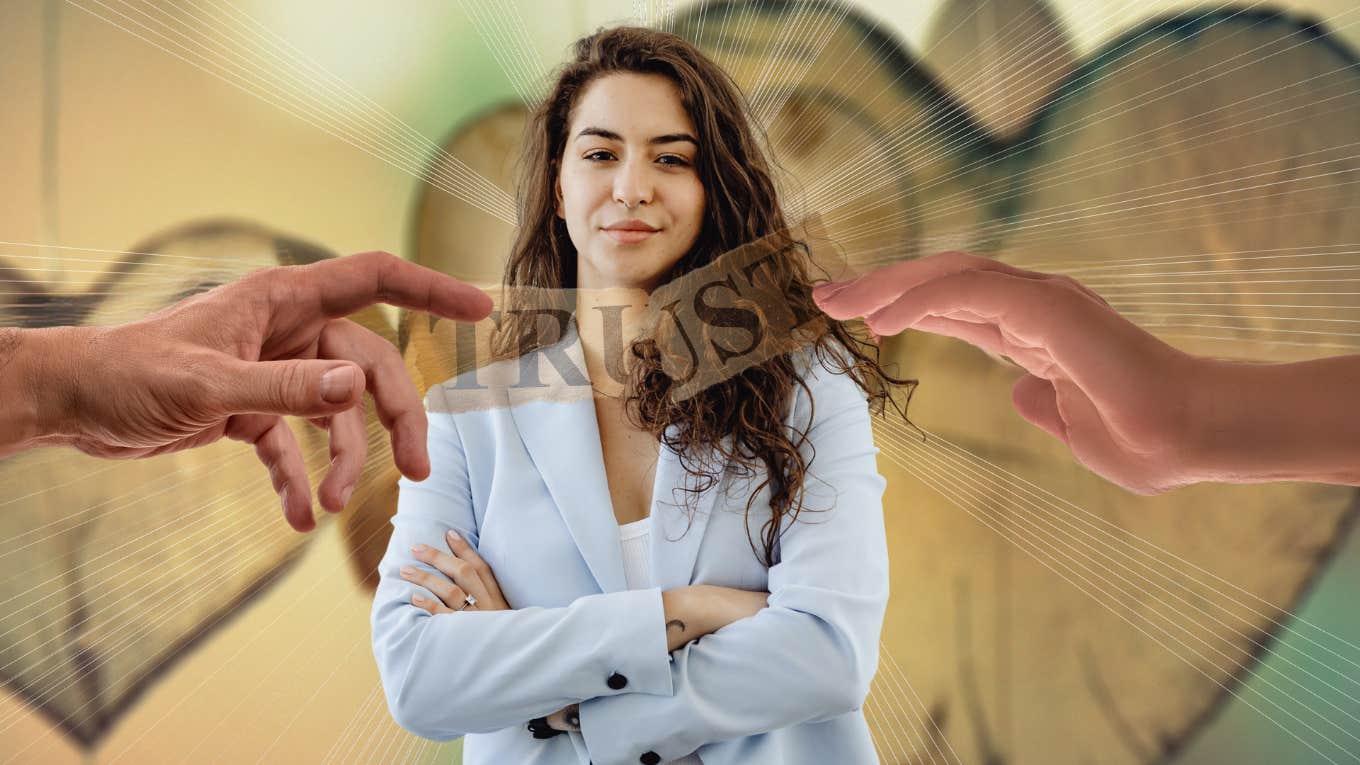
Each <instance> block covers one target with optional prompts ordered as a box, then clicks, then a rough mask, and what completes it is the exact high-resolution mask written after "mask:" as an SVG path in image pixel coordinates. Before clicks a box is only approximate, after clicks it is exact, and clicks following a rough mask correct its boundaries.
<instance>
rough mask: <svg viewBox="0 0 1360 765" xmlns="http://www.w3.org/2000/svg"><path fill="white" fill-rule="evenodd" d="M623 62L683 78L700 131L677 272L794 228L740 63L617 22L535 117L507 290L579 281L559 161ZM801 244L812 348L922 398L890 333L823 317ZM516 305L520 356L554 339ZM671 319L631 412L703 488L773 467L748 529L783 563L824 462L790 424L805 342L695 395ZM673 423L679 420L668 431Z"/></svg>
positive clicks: (869, 379) (513, 350) (798, 292)
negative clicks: (695, 195)
mask: <svg viewBox="0 0 1360 765" xmlns="http://www.w3.org/2000/svg"><path fill="white" fill-rule="evenodd" d="M617 72H633V73H643V74H660V75H664V76H666V77H668V78H670V79H671V80H672V81H673V82H674V83H675V84H676V86H677V87H678V88H679V90H680V97H681V101H682V103H683V106H684V109H685V111H686V112H687V113H688V114H689V117H690V119H691V120H692V121H693V123H694V125H695V127H696V129H697V131H698V139H699V151H698V152H697V156H696V158H695V162H696V167H697V170H698V173H699V177H700V179H701V181H702V183H703V188H704V193H705V198H706V199H707V200H709V203H708V204H706V205H705V211H704V221H703V224H702V226H701V229H700V232H699V235H698V238H697V239H696V241H695V243H694V246H693V247H692V249H691V250H690V251H689V252H688V253H687V254H686V255H684V256H683V257H681V258H680V260H679V261H678V262H677V263H676V264H675V266H674V267H673V268H672V269H671V271H670V273H669V274H667V275H666V277H665V278H664V280H663V283H665V282H669V281H671V280H673V279H675V278H677V277H680V276H682V275H684V274H687V273H689V272H691V271H693V270H695V269H697V268H701V267H703V266H705V265H708V264H710V263H712V262H713V261H714V259H715V258H717V257H718V256H719V255H722V254H723V253H727V252H731V251H733V250H735V249H737V248H738V247H741V246H742V245H745V244H749V243H752V242H756V241H758V240H762V239H765V238H768V237H769V236H771V235H773V234H779V233H780V232H785V231H787V230H788V224H787V223H786V221H785V219H784V213H783V210H782V209H781V207H780V204H779V199H778V195H777V193H776V191H775V184H774V181H773V180H772V178H771V173H770V165H769V162H768V161H767V160H766V157H765V152H764V151H763V150H762V148H761V146H762V143H761V142H759V141H758V138H759V139H762V140H763V134H758V131H759V127H757V126H753V125H752V123H751V121H750V120H749V119H748V117H747V115H748V114H749V110H748V105H747V102H746V100H745V97H744V96H743V95H742V93H741V90H740V89H739V88H738V87H737V85H736V83H734V82H733V81H732V79H731V78H730V77H729V76H728V75H727V73H726V72H725V71H723V69H722V68H721V67H719V66H718V65H716V64H714V63H713V62H712V61H710V60H709V59H708V58H707V57H706V56H704V54H702V53H701V52H699V50H698V49H697V48H695V47H694V46H693V45H691V44H690V43H689V42H687V41H685V40H684V39H682V38H680V37H677V36H676V35H673V34H669V33H666V32H661V31H657V30H654V29H645V28H636V27H619V28H613V29H605V30H601V31H598V32H596V33H595V34H592V35H590V36H587V37H584V38H582V39H580V40H578V41H577V42H576V45H575V55H574V56H573V58H572V60H571V61H570V62H568V63H567V64H566V65H565V66H564V67H563V68H562V70H561V72H560V74H559V75H558V78H557V81H556V83H555V84H554V85H553V88H552V90H551V92H550V93H549V94H548V95H547V97H546V98H545V99H544V100H543V102H542V104H541V105H540V106H539V107H538V109H537V111H536V112H535V113H534V114H533V115H532V118H531V120H530V123H529V127H528V135H527V136H526V144H525V150H524V155H523V158H522V163H521V177H520V183H519V193H518V207H519V221H520V226H519V232H518V235H517V237H516V239H515V243H514V245H513V247H512V249H511V251H510V258H509V262H508V263H507V265H506V269H505V278H504V284H505V287H506V288H507V289H506V291H505V294H506V295H507V296H511V295H513V294H515V290H513V289H510V288H517V287H518V288H523V287H537V288H546V289H548V290H563V289H571V288H575V287H576V249H575V247H574V246H573V245H572V242H571V238H570V237H569V236H568V234H567V227H566V224H565V222H564V221H563V220H562V219H561V218H559V217H558V216H557V215H556V209H557V202H556V197H555V193H554V189H555V184H556V181H557V172H558V168H559V167H560V163H561V160H562V156H563V151H564V149H565V146H566V140H567V130H568V127H569V123H570V119H571V110H572V107H573V105H574V104H575V103H576V99H577V98H578V97H579V96H580V95H581V94H582V93H583V92H584V91H585V89H586V88H587V87H588V86H589V85H590V84H591V83H592V82H593V81H594V80H595V79H597V78H599V77H601V76H603V75H607V74H611V73H617ZM796 251H797V248H786V249H784V250H782V252H783V253H784V254H783V255H782V256H780V257H777V258H775V260H774V263H773V267H772V268H770V269H768V272H767V276H768V277H769V278H770V279H772V280H773V281H774V287H775V288H776V289H777V290H778V292H779V293H782V294H783V295H785V296H786V297H787V301H788V304H789V308H790V309H791V310H792V311H793V314H794V315H795V316H796V317H800V318H807V317H814V316H816V317H820V318H821V319H822V320H821V321H817V322H810V323H809V324H808V325H807V326H815V327H817V330H816V332H815V334H814V336H812V337H811V338H808V337H803V338H802V341H803V343H804V347H808V348H810V350H811V354H810V355H811V356H812V357H815V359H816V360H817V361H819V362H821V363H822V364H823V365H825V366H826V367H827V368H829V369H831V370H832V371H833V372H838V373H843V374H848V375H850V377H851V378H852V379H853V380H854V381H855V382H856V384H858V385H859V386H860V388H861V389H862V390H864V391H865V393H866V394H867V395H868V396H869V398H870V402H871V404H872V405H873V406H874V407H875V408H877V409H881V408H882V406H883V405H884V403H885V402H891V403H892V404H893V405H894V406H897V403H896V401H895V400H894V399H893V397H892V396H891V393H892V387H893V386H894V385H900V386H904V390H905V393H906V396H905V398H904V399H903V400H904V401H905V400H906V399H909V398H910V392H911V390H912V389H913V387H914V386H915V381H913V380H900V379H897V378H894V377H892V376H890V375H888V374H887V373H886V372H885V371H884V369H883V367H882V366H881V365H880V363H879V360H878V348H877V346H876V345H874V344H873V343H871V342H868V341H866V340H864V339H862V338H861V337H860V336H859V332H852V331H851V328H850V327H849V326H847V325H846V324H845V323H842V322H838V321H834V320H831V319H830V318H828V317H824V316H821V314H820V312H819V311H818V310H817V308H816V304H815V303H814V302H813V300H812V278H811V276H810V275H809V273H808V271H809V267H808V264H807V263H806V262H805V261H804V259H803V258H800V257H797V256H796V255H795V253H796ZM507 299H511V298H507ZM502 315H503V316H504V317H505V318H504V320H503V323H502V325H501V327H500V329H499V331H498V333H497V335H496V338H495V340H494V343H493V346H494V351H495V356H496V357H498V358H504V357H513V356H516V355H520V354H523V353H525V352H526V351H528V350H532V349H534V348H537V347H541V346H542V345H544V344H545V342H546V341H545V340H543V339H541V337H540V335H539V332H538V330H539V328H538V326H537V324H536V322H534V321H530V320H529V319H527V318H525V317H527V316H528V315H529V314H528V313H521V312H516V311H511V310H507V311H504V312H503V314H502ZM660 331H661V330H660V329H655V328H654V330H653V331H652V333H651V334H650V336H643V337H640V338H637V339H635V340H634V341H633V342H632V345H631V349H630V355H631V357H632V363H631V364H630V365H629V368H628V380H627V392H626V394H625V395H626V400H625V407H626V411H627V413H628V416H629V419H630V420H631V421H632V423H633V425H634V426H636V427H638V428H641V429H642V430H645V431H647V432H649V433H651V434H652V435H653V436H654V437H655V438H657V439H658V440H661V441H662V442H663V443H665V444H666V446H667V447H669V448H671V449H673V450H674V451H675V452H677V453H678V454H679V455H680V458H681V462H682V464H683V466H684V467H685V469H686V471H688V472H689V473H690V474H692V475H695V476H698V477H699V479H700V480H698V481H697V482H696V484H697V485H696V486H693V487H690V489H689V491H690V492H691V493H692V495H697V494H698V493H701V492H703V491H705V490H707V489H708V488H709V487H711V486H712V485H713V484H715V483H716V482H717V481H719V480H720V479H721V477H722V475H723V472H724V471H726V470H734V471H736V474H737V475H742V476H748V477H750V476H755V475H757V473H758V469H759V468H762V467H763V468H764V469H765V473H766V476H765V478H764V479H763V481H762V482H761V483H760V484H759V485H758V486H757V487H756V489H755V490H753V491H752V493H751V497H750V499H748V500H747V505H746V518H747V535H748V539H750V541H751V548H752V551H753V552H755V553H756V555H757V556H758V557H761V558H762V559H763V560H764V562H765V565H767V566H773V565H774V564H775V562H776V560H775V558H776V546H777V543H778V540H779V536H780V533H781V530H782V529H784V528H786V527H787V525H788V524H790V523H792V522H794V521H796V520H797V519H798V516H799V514H800V513H801V512H804V510H805V508H804V507H803V501H802V495H803V491H802V490H803V481H804V477H805V476H806V474H807V470H808V468H809V466H810V465H811V462H812V459H811V458H809V459H807V460H806V461H805V460H804V458H803V455H802V453H801V452H800V451H799V450H800V448H801V447H802V446H804V445H807V446H809V448H810V446H811V445H810V444H808V442H807V431H806V430H805V431H803V432H796V431H795V430H794V429H792V428H790V427H789V426H788V425H787V423H786V417H787V415H788V412H789V411H790V406H791V405H792V400H793V396H794V392H795V386H797V387H801V388H802V389H803V390H804V392H807V390H808V389H807V385H806V384H805V383H804V382H803V380H802V379H801V377H800V376H799V373H798V371H797V369H796V367H795V361H794V354H793V353H783V354H780V355H777V356H775V357H774V358H771V359H769V360H766V361H765V362H763V363H761V364H758V365H756V366H752V367H750V368H747V369H746V370H745V371H742V372H740V373H738V374H736V375H733V376H729V377H727V378H726V379H723V380H721V381H719V382H717V383H715V384H712V385H710V386H708V387H707V388H705V389H703V390H702V391H701V392H699V393H697V394H695V395H691V396H686V397H684V398H683V399H681V398H680V397H678V396H676V395H674V393H675V388H676V387H677V381H676V380H673V379H672V378H671V377H670V376H669V375H668V374H667V373H666V372H665V371H664V370H663V369H662V352H661V346H660V344H659V343H658V337H657V335H658V334H659V332H660ZM809 398H810V397H809ZM671 425H677V426H678V427H677V428H675V429H674V431H673V432H668V431H670V430H671V429H670V426H671ZM728 436H730V437H731V438H730V439H727V438H726V437H728ZM766 487H768V488H769V496H770V510H771V517H770V518H769V520H768V521H767V522H766V523H765V524H763V526H762V527H761V529H760V534H759V536H760V539H761V542H762V547H763V553H764V554H763V556H762V555H761V551H758V550H757V549H756V542H755V537H754V536H753V535H752V533H751V531H752V529H751V523H750V518H751V513H750V510H751V503H752V502H754V501H755V498H756V496H758V495H759V492H760V490H762V489H765V488H766Z"/></svg>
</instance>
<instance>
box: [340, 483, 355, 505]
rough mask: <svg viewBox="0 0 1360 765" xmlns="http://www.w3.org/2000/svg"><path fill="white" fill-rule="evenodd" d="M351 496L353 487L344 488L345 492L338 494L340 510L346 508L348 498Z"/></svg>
mask: <svg viewBox="0 0 1360 765" xmlns="http://www.w3.org/2000/svg"><path fill="white" fill-rule="evenodd" d="M353 494H354V487H353V486H346V487H345V490H344V491H342V492H340V507H341V508H344V507H346V506H348V505H349V498H350V496H351V495H353Z"/></svg>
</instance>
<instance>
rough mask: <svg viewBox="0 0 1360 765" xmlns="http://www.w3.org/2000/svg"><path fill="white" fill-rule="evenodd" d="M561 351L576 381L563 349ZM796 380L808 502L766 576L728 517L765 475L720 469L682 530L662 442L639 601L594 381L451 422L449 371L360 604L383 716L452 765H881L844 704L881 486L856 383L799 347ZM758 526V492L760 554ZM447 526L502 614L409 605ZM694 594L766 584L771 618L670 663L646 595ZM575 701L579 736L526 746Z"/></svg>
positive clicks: (859, 673) (872, 617) (868, 597)
mask: <svg viewBox="0 0 1360 765" xmlns="http://www.w3.org/2000/svg"><path fill="white" fill-rule="evenodd" d="M563 344H564V345H565V346H567V356H568V357H569V358H571V359H572V360H573V361H574V362H575V363H577V364H579V366H578V369H580V370H584V369H585V365H584V364H581V363H580V359H581V355H580V354H581V352H580V343H579V340H577V339H575V336H574V334H573V335H571V336H569V337H568V338H567V339H566V340H564V341H563ZM507 364H509V365H514V364H516V362H502V363H501V364H500V365H491V366H489V367H486V368H484V369H482V370H480V371H479V372H478V374H479V376H481V377H480V380H479V382H480V383H481V384H487V383H486V380H487V379H488V378H497V377H498V375H499V376H500V377H502V378H504V377H510V376H513V375H516V374H517V372H515V371H513V370H517V369H518V367H517V366H507ZM801 369H802V370H803V371H802V375H801V376H802V378H803V380H804V382H805V383H806V384H807V385H808V387H809V389H810V391H811V399H809V397H808V396H807V395H806V394H804V393H803V392H802V390H801V388H796V390H798V394H797V399H796V401H795V402H794V403H793V406H792V407H791V411H790V413H789V416H788V422H789V424H790V425H792V426H794V427H796V428H797V429H798V430H799V431H801V430H802V429H803V428H804V427H805V426H806V425H807V423H808V422H809V421H811V424H812V428H811V431H810V435H809V438H808V443H807V444H805V445H804V447H803V452H804V458H805V459H810V460H811V467H810V470H809V473H808V475H807V477H806V479H805V489H804V490H805V497H804V502H805V508H806V510H805V511H804V513H803V514H802V516H801V517H800V519H799V520H798V521H797V522H796V523H793V524H792V525H791V526H789V527H787V530H786V531H785V532H784V534H783V536H782V538H781V540H780V543H779V545H778V547H777V554H778V557H777V562H776V565H774V566H773V567H771V568H769V569H766V567H765V566H764V565H763V564H762V562H761V561H760V560H759V559H758V558H757V557H756V555H755V553H754V552H752V549H751V544H750V542H749V541H748V537H747V532H746V528H747V523H746V521H745V519H744V511H745V507H746V502H747V499H748V497H749V496H750V493H751V491H752V489H753V487H754V486H756V485H758V484H759V483H760V481H761V479H762V477H763V474H762V475H758V476H756V477H755V478H753V479H752V478H743V477H740V476H738V475H737V474H736V472H735V471H729V472H728V473H727V474H726V476H725V477H724V478H723V480H722V481H720V482H719V483H718V484H716V485H714V486H713V487H711V488H709V489H708V490H706V491H705V492H704V493H703V494H701V495H700V496H699V497H698V499H697V501H696V500H694V499H692V498H690V499H688V501H689V502H690V503H691V510H692V511H693V518H692V521H691V519H690V515H689V513H688V512H687V511H686V509H685V504H686V501H687V495H686V494H685V493H684V492H682V491H676V490H677V489H679V488H680V487H683V486H686V485H693V484H687V483H686V482H687V481H691V480H693V479H692V478H690V477H689V476H688V475H687V474H686V472H685V471H684V469H683V468H682V467H681V464H680V461H679V459H678V457H677V456H676V454H675V453H674V452H671V451H670V450H669V449H667V448H666V447H665V446H664V445H663V446H662V448H661V453H660V455H659V458H658V463H657V467H656V479H655V485H654V487H653V496H652V506H651V514H652V524H653V526H652V534H651V554H652V563H651V565H652V569H651V575H652V584H653V587H652V588H651V589H648V590H634V591H629V590H627V589H626V587H625V579H624V571H623V562H622V554H621V552H620V546H619V533H618V526H617V524H616V522H615V519H614V513H613V509H612V504H611V501H610V495H609V488H608V484H607V482H606V479H605V470H604V459H603V456H602V453H601V450H600V438H599V430H598V425H597V422H596V419H595V409H594V406H593V404H592V402H591V400H590V397H589V395H588V394H589V388H588V387H587V388H586V389H585V390H586V395H584V396H577V397H576V399H575V400H568V401H561V400H554V401H544V400H542V397H543V390H542V389H530V390H524V389H517V388H513V387H511V388H509V389H505V388H501V389H499V390H493V391H492V392H491V393H489V394H488V395H490V396H492V397H500V398H499V403H500V404H501V405H500V406H491V407H488V408H485V409H482V410H480V411H469V412H462V413H457V414H447V413H444V412H448V411H449V410H450V406H449V400H448V397H449V396H450V395H451V394H452V393H454V392H456V390H455V389H456V387H457V386H458V385H459V381H458V380H450V381H449V382H447V383H445V384H444V385H441V386H436V387H434V388H432V389H431V390H430V392H429V394H428V396H427V398H426V406H427V408H428V409H430V410H431V414H430V431H429V448H430V459H431V464H432V473H431V475H430V477H429V478H428V479H426V480H425V481H422V482H420V483H413V482H410V481H406V480H403V481H402V483H401V495H400V500H399V502H398V509H397V514H396V516H395V517H394V518H393V520H392V524H393V526H394V530H393V534H392V541H391V544H390V545H389V547H388V550H387V554H386V556H385V557H384V558H383V560H382V562H381V564H380V566H379V573H380V576H381V579H380V582H379V585H378V590H377V594H376V596H375V598H374V602H373V613H372V627H373V652H374V656H375V657H376V659H377V663H378V668H379V670H380V673H381V675H382V682H383V687H384V689H385V691H386V695H387V703H388V708H389V709H390V710H391V713H392V715H393V717H394V718H395V719H396V721H397V722H398V723H400V724H401V725H402V726H403V727H405V728H406V729H408V730H410V731H412V732H414V733H416V734H418V735H420V736H424V737H426V738H431V739H437V740H449V739H454V738H457V737H459V736H466V739H465V741H464V749H463V761H464V762H465V763H467V765H483V764H486V763H496V764H498V765H499V764H500V763H514V764H519V763H554V764H565V763H572V764H577V763H579V764H580V765H586V763H590V762H593V763H594V765H635V763H639V762H654V761H655V760H656V758H659V759H660V760H661V761H662V762H667V761H669V760H672V759H676V758H680V757H682V756H684V755H686V754H689V753H691V752H696V751H697V754H698V756H699V757H700V758H701V759H702V760H703V762H704V763H705V765H737V763H744V764H746V765H760V764H762V763H768V764H769V765H775V764H776V763H782V764H786V765H798V764H799V763H806V764H807V765H826V764H827V763H836V764H837V765H844V764H849V763H872V762H877V758H876V756H875V753H874V747H873V743H872V741H871V740H870V736H869V730H868V727H867V726H866V724H865V721H864V716H863V714H862V712H861V711H860V707H861V705H862V704H863V702H864V698H865V696H866V695H867V694H868V691H869V685H870V682H871V680H872V679H873V677H874V672H875V671H876V669H877V666H878V645H879V632H880V630H881V628H882V624H883V613H884V609H885V608H886V605H887V600H888V555H887V544H886V541H885V537H884V530H883V507H882V495H883V488H884V480H883V478H882V477H881V476H880V475H879V474H878V470H877V466H876V464H875V455H876V454H877V453H878V450H877V449H876V448H875V447H874V445H873V438H872V434H871V432H870V425H869V414H868V405H867V403H866V400H865V397H864V395H863V394H862V392H861V391H860V390H859V388H858V387H857V386H856V385H855V384H854V383H853V382H852V381H851V380H850V379H849V378H848V377H846V376H844V375H836V374H832V373H831V372H829V371H828V370H826V369H825V368H823V367H821V366H820V365H818V366H817V367H816V368H810V362H809V360H808V358H806V357H804V358H802V359H801ZM467 382H468V381H467V380H466V378H463V379H462V383H463V384H467ZM814 402H815V409H814V406H813V404H814ZM814 450H815V458H813V452H814ZM768 517H769V501H768V493H767V492H766V491H765V490H762V491H761V492H760V495H759V496H758V497H757V499H756V501H755V503H754V504H753V505H752V518H751V521H750V528H751V530H752V534H753V535H755V538H756V540H757V547H758V548H759V547H760V542H759V531H760V528H761V525H762V524H763V523H764V520H765V519H767V518H768ZM448 529H454V530H456V531H457V532H458V533H459V534H461V535H462V536H463V537H464V538H465V539H467V540H468V541H469V542H470V543H471V544H472V545H473V546H475V547H476V548H477V550H478V552H479V553H480V554H481V555H482V557H483V558H484V559H485V560H486V562H487V563H488V564H490V566H491V568H492V570H493V572H494V573H495V576H496V579H497V581H498V582H499V583H500V586H501V589H502V591H503V592H504V594H505V597H506V600H507V601H508V602H509V604H510V606H511V608H513V609H514V610H511V611H499V612H479V611H475V610H470V611H465V612H461V613H451V614H440V615H435V616H431V615H430V614H428V613H426V612H425V611H423V610H421V609H419V608H416V607H415V606H413V605H411V596H412V595H413V594H417V593H423V594H425V595H426V596H427V597H428V596H429V595H430V593H426V592H424V591H423V590H422V589H421V588H418V587H417V586H415V585H412V584H410V583H408V582H406V581H404V580H403V579H402V578H401V576H400V574H399V569H400V567H401V566H402V565H414V566H420V565H423V564H420V563H418V562H417V561H416V560H415V559H414V558H413V557H412V555H411V547H412V546H413V545H415V544H417V543H424V544H427V545H430V546H432V547H436V548H439V549H447V545H446V543H445V541H444V533H445V532H446V531H447V530H448ZM689 584H715V585H723V586H727V587H738V588H744V589H750V590H768V591H769V592H770V598H769V606H768V607H767V608H765V609H763V610H761V611H760V612H759V613H757V614H756V615H755V616H752V617H750V618H746V619H742V620H740V621H737V622H734V623H732V624H730V625H728V626H727V627H724V628H723V629H721V630H718V631H717V632H715V633H713V634H711V635H709V636H707V637H704V638H702V639H700V640H698V641H695V642H693V643H690V644H689V645H687V646H685V647H683V648H681V649H680V650H678V651H676V652H675V653H673V654H671V653H667V651H666V633H665V625H664V619H663V616H662V614H663V611H662V606H661V592H662V591H664V590H669V589H673V588H677V587H683V586H685V585H689ZM615 675H617V676H618V677H616V678H615V679H614V681H613V682H612V683H610V682H609V679H610V677H611V676H615ZM620 678H621V679H622V680H623V682H624V684H622V685H621V686H620ZM611 685H612V686H620V687H611ZM573 702H579V703H580V705H581V706H580V712H581V732H580V733H579V734H577V733H572V734H569V735H561V736H555V737H553V738H550V739H535V738H534V737H533V736H532V735H531V734H530V733H529V731H528V730H527V729H526V728H525V723H527V722H528V721H529V720H530V719H533V718H535V717H542V716H545V715H548V714H551V713H552V712H555V711H557V710H558V709H561V708H562V707H564V706H566V705H568V704H570V703H573ZM649 753H654V754H649Z"/></svg>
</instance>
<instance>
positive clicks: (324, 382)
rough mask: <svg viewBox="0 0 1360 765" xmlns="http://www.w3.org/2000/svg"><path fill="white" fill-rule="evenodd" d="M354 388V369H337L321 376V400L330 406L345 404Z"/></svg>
mask: <svg viewBox="0 0 1360 765" xmlns="http://www.w3.org/2000/svg"><path fill="white" fill-rule="evenodd" d="M353 388H354V368H353V367H336V368H335V369H332V370H331V371H329V372H327V373H326V374H324V375H322V376H321V398H322V400H324V401H325V402H326V403H328V404H343V403H344V402H346V401H348V400H349V392H350V390H352V389H353Z"/></svg>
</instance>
